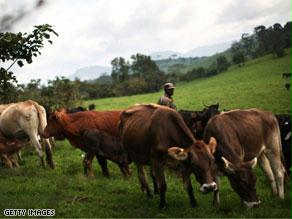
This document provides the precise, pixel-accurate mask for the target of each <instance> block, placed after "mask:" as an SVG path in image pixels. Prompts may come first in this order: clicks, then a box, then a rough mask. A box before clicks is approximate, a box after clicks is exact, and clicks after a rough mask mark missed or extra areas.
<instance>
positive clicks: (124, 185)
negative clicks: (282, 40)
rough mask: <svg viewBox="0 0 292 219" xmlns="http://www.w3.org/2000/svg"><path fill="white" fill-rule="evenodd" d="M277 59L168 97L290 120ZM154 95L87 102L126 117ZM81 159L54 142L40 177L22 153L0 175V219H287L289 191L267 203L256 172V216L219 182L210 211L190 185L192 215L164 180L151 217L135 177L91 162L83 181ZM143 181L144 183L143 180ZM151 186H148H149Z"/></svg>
mask: <svg viewBox="0 0 292 219" xmlns="http://www.w3.org/2000/svg"><path fill="white" fill-rule="evenodd" d="M287 54H288V55H286V56H285V57H282V58H277V59H276V58H273V57H272V56H265V57H262V58H260V59H256V60H252V61H249V62H247V63H246V64H245V66H243V67H237V66H233V67H232V68H230V69H229V70H228V71H227V72H224V73H221V74H219V75H217V76H214V77H210V78H207V79H199V80H195V81H191V82H187V83H180V84H178V85H177V88H176V90H175V96H174V98H175V102H176V104H177V106H178V108H179V109H194V110H195V109H196V110H197V109H198V110H199V109H202V108H203V103H205V104H212V103H215V102H219V103H220V108H221V109H234V108H251V107H257V108H261V109H265V110H269V111H272V112H275V113H291V111H290V107H291V93H290V91H287V90H286V89H285V87H284V85H285V83H290V79H283V78H282V73H283V72H288V71H289V72H290V71H291V50H289V51H288V52H287ZM161 94H162V91H160V92H159V93H152V94H145V95H135V96H130V97H120V98H107V99H100V100H91V101H87V102H85V103H84V105H85V106H87V105H88V104H90V103H95V104H96V108H97V110H108V109H125V108H127V107H129V106H131V105H133V104H135V103H149V102H156V101H157V100H158V98H159V96H160V95H161ZM82 154H83V153H82V151H80V150H78V149H75V148H73V147H72V146H71V145H70V144H69V143H68V142H67V141H59V142H57V143H56V146H55V148H54V160H55V162H56V169H55V170H49V169H42V168H41V167H40V164H39V161H38V158H37V156H36V155H35V154H33V155H31V154H30V153H28V150H27V149H26V150H24V152H23V159H24V162H23V164H22V165H21V166H20V167H19V168H14V169H8V168H3V167H0V215H1V216H2V217H3V216H4V215H3V210H4V209H6V208H25V209H28V208H54V209H55V210H56V215H55V216H56V217H103V218H105V217H123V218H137V217H146V218H149V217H150V218H153V217H172V218H181V217H188V218H203V217H212V218H218V217H219V218H221V217H232V218H235V217H236V218H237V217H239V218H250V217H253V218H255V217H256V218H291V185H290V182H288V183H287V184H286V186H285V200H280V199H279V198H277V197H273V196H272V195H271V192H270V186H269V184H268V182H267V180H266V178H265V176H264V175H263V173H262V171H261V170H260V169H259V168H256V169H255V171H256V172H257V175H258V181H257V191H258V195H259V197H260V199H261V201H262V204H261V206H260V207H259V208H254V209H246V208H245V207H243V206H241V203H240V200H239V197H238V196H237V194H236V193H235V192H234V191H233V190H232V189H231V187H230V185H229V182H228V181H227V179H226V178H225V177H222V178H221V204H220V206H213V205H212V198H213V196H212V194H206V195H204V194H201V193H200V192H199V185H198V184H197V183H196V180H195V178H194V177H192V181H193V186H194V190H195V196H196V198H197V201H198V204H199V206H198V207H197V208H191V207H190V204H189V199H188V196H187V194H186V193H185V191H184V189H183V184H182V180H181V179H180V178H178V177H176V175H174V174H173V173H170V172H168V171H167V172H166V178H167V185H168V188H167V192H166V201H167V208H166V209H163V210H158V202H159V197H158V196H154V197H153V198H152V199H149V198H147V197H146V194H142V192H141V190H140V185H139V184H138V179H137V174H136V169H135V166H134V165H131V169H132V172H133V176H132V177H130V178H127V179H125V178H124V177H123V176H122V174H121V173H120V171H119V168H118V166H117V165H116V164H114V163H111V162H109V170H110V173H111V178H110V179H108V178H105V177H103V176H102V174H101V169H100V167H99V166H98V165H97V162H96V161H94V171H95V177H94V178H87V177H85V176H84V175H83V168H82V159H83V158H82V157H81V156H82ZM149 181H150V180H149ZM151 186H152V184H151Z"/></svg>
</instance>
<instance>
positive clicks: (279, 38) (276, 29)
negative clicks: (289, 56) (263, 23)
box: [270, 23, 285, 57]
mask: <svg viewBox="0 0 292 219" xmlns="http://www.w3.org/2000/svg"><path fill="white" fill-rule="evenodd" d="M270 44H271V50H272V52H273V54H274V55H276V56H277V57H282V56H283V55H284V48H285V34H284V29H283V27H282V26H281V24H279V23H276V24H274V25H273V28H272V31H271V33H270Z"/></svg>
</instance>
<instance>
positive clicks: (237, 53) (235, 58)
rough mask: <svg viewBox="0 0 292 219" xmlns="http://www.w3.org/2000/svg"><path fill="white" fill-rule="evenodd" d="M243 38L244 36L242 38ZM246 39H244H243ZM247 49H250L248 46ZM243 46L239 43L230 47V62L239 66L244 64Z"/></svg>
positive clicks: (234, 43)
mask: <svg viewBox="0 0 292 219" xmlns="http://www.w3.org/2000/svg"><path fill="white" fill-rule="evenodd" d="M243 37H244V36H243ZM244 38H246V37H244ZM242 41H243V39H241V42H242ZM248 47H251V46H250V45H249V46H248ZM245 49H246V48H245V46H244V43H240V42H233V43H232V45H231V56H232V62H233V63H234V64H238V65H239V66H240V65H241V64H244V62H245V55H244V51H245Z"/></svg>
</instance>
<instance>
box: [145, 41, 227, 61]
mask: <svg viewBox="0 0 292 219" xmlns="http://www.w3.org/2000/svg"><path fill="white" fill-rule="evenodd" d="M231 43H232V42H231V41H228V42H224V43H217V44H212V45H207V46H201V47H197V48H194V49H191V50H189V51H187V52H185V53H180V52H176V51H171V50H167V51H162V52H154V53H151V54H150V57H151V59H152V60H163V59H177V58H191V57H192V58H195V57H202V56H211V55H214V54H216V53H219V52H223V51H225V50H226V49H228V48H230V46H231Z"/></svg>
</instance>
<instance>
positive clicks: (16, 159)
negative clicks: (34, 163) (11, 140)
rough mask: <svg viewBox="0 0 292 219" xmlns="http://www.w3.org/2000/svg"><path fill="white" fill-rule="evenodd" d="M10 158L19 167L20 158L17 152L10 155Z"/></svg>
mask: <svg viewBox="0 0 292 219" xmlns="http://www.w3.org/2000/svg"><path fill="white" fill-rule="evenodd" d="M9 159H10V161H11V163H12V165H13V166H15V167H19V163H18V158H16V154H13V155H11V156H9Z"/></svg>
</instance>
